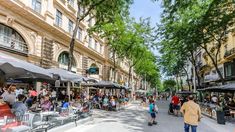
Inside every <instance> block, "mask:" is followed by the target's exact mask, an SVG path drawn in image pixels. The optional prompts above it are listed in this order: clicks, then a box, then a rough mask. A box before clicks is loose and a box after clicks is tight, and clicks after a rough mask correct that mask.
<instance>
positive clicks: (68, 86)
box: [67, 82, 71, 102]
mask: <svg viewBox="0 0 235 132" xmlns="http://www.w3.org/2000/svg"><path fill="white" fill-rule="evenodd" d="M70 87H71V83H70V82H68V83H67V95H68V97H69V102H70Z"/></svg>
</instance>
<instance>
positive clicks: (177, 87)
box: [175, 74, 179, 92]
mask: <svg viewBox="0 0 235 132" xmlns="http://www.w3.org/2000/svg"><path fill="white" fill-rule="evenodd" d="M175 79H176V83H177V86H176V88H175V92H176V91H177V90H178V89H179V81H178V74H176V78H175Z"/></svg>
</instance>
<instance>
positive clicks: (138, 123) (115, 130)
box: [66, 101, 235, 132]
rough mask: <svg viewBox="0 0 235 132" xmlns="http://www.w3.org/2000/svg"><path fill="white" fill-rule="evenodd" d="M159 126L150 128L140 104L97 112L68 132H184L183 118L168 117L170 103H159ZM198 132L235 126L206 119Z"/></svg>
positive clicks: (230, 131) (231, 130) (231, 131)
mask: <svg viewBox="0 0 235 132" xmlns="http://www.w3.org/2000/svg"><path fill="white" fill-rule="evenodd" d="M158 107H159V114H158V115H157V120H158V125H155V126H148V125H147V122H148V121H147V120H148V113H147V108H145V107H142V106H140V105H139V103H133V104H131V105H129V106H128V107H127V108H126V109H125V110H121V111H118V112H107V111H103V110H95V112H94V115H93V120H91V121H88V122H86V123H83V124H80V125H78V126H77V127H75V128H71V129H69V130H68V129H67V131H66V132H77V131H79V132H183V131H184V130H183V118H182V117H175V116H172V115H168V113H167V110H168V102H167V101H159V103H158ZM198 132H235V125H234V124H229V123H227V124H226V125H219V124H217V123H216V121H214V120H212V119H209V118H207V117H204V118H203V119H202V121H201V123H200V124H199V126H198Z"/></svg>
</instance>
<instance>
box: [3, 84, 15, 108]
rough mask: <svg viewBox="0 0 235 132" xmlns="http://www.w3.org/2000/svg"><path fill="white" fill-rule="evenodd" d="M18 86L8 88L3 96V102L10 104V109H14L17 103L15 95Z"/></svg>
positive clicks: (13, 85)
mask: <svg viewBox="0 0 235 132" xmlns="http://www.w3.org/2000/svg"><path fill="white" fill-rule="evenodd" d="M15 90H16V85H15V84H12V85H10V86H9V87H8V89H7V90H6V91H5V92H4V93H3V94H2V98H3V100H4V101H5V102H6V103H8V105H9V106H10V108H11V107H12V105H13V103H14V102H15V101H16V95H15Z"/></svg>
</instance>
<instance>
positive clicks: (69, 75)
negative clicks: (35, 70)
mask: <svg viewBox="0 0 235 132" xmlns="http://www.w3.org/2000/svg"><path fill="white" fill-rule="evenodd" d="M47 71H48V72H49V73H51V74H53V75H57V76H59V77H60V80H61V81H64V82H81V81H83V80H84V77H83V76H82V75H80V74H76V73H73V72H70V71H67V70H64V69H60V68H51V69H47Z"/></svg>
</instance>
